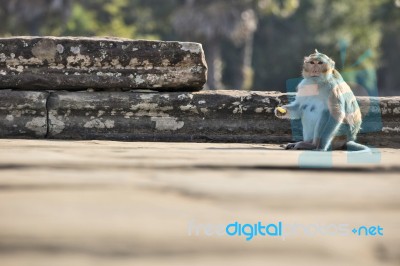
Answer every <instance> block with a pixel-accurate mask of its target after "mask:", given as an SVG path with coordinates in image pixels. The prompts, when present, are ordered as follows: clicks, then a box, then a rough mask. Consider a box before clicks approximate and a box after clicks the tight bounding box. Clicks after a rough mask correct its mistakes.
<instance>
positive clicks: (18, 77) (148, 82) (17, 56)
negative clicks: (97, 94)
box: [0, 37, 207, 91]
mask: <svg viewBox="0 0 400 266" xmlns="http://www.w3.org/2000/svg"><path fill="white" fill-rule="evenodd" d="M206 76H207V64H206V62H205V59H204V52H203V49H202V46H201V44H199V43H190V42H162V41H143V40H129V39H120V38H82V37H80V38H73V37H13V38H0V88H17V89H28V90H31V89H37V88H39V89H49V88H50V89H52V90H64V89H68V90H80V89H84V90H86V89H87V88H95V89H113V90H114V89H127V90H129V89H140V88H147V89H155V90H167V91H168V90H185V91H188V90H190V91H195V90H200V89H201V88H202V87H203V85H204V84H205V82H206Z"/></svg>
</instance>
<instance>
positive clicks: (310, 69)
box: [302, 49, 335, 78]
mask: <svg viewBox="0 0 400 266" xmlns="http://www.w3.org/2000/svg"><path fill="white" fill-rule="evenodd" d="M334 69H335V62H334V61H333V60H332V59H330V58H329V57H328V56H327V55H325V54H321V53H319V52H318V51H317V49H315V53H314V54H310V55H309V56H306V57H304V63H303V73H302V74H303V77H304V78H309V77H320V76H327V75H329V74H332V72H333V70H334Z"/></svg>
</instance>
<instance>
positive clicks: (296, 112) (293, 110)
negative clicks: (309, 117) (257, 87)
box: [275, 101, 301, 119]
mask: <svg viewBox="0 0 400 266" xmlns="http://www.w3.org/2000/svg"><path fill="white" fill-rule="evenodd" d="M280 109H284V110H285V111H286V112H285V113H282V112H281V111H280ZM280 109H279V107H277V108H275V116H276V117H278V118H281V119H300V118H301V112H300V105H299V103H298V102H297V101H294V102H292V103H290V104H287V105H284V106H282V107H280Z"/></svg>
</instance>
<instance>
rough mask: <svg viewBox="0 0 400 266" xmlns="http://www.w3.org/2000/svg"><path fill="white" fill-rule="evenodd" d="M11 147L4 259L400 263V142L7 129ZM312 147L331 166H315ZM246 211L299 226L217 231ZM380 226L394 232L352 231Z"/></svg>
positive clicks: (19, 263)
mask: <svg viewBox="0 0 400 266" xmlns="http://www.w3.org/2000/svg"><path fill="white" fill-rule="evenodd" d="M0 147H1V149H0V217H1V219H0V261H1V265H4V266H14V265H15V266H25V265H26V266H28V265H29V266H54V265H57V266H64V265H65V266H67V265H68V266H86V265H104V266H105V265H114V266H125V265H126V266H128V265H129V266H131V265H174V266H176V265H178V266H181V265H182V266H183V265H185V266H187V265H191V266H197V265H218V266H220V265H234V266H243V265H260V266H261V265H274V266H292V265H298V266H321V265H324V266H334V265H335V266H336V265H352V266H376V265H385V266H397V265H399V261H400V249H399V248H398V247H399V246H400V227H399V224H400V193H399V190H400V178H399V176H400V175H399V173H400V165H399V156H400V151H399V150H398V149H397V150H396V149H390V148H383V149H378V150H376V151H374V153H373V154H371V155H370V154H368V155H367V157H366V158H368V156H371V157H372V158H375V159H376V160H374V161H368V160H366V161H362V162H355V163H354V162H353V163H352V162H350V161H351V156H352V155H351V154H349V153H346V152H343V151H335V152H332V153H325V152H302V151H285V150H283V149H282V148H280V147H279V146H278V145H270V144H267V145H265V144H215V143H211V144H210V143H162V142H157V143H154V142H153V143H147V142H116V141H49V140H0ZM307 157H309V161H312V162H319V163H321V164H323V163H324V162H325V163H328V164H329V163H330V164H331V165H330V167H324V168H319V169H307V168H304V167H302V165H301V161H304V159H305V158H307ZM325 166H327V165H325ZM328 166H329V165H328ZM235 221H238V222H239V223H242V224H244V223H257V222H259V221H260V222H261V223H264V224H266V223H276V222H278V221H282V222H283V223H285V224H295V225H297V227H296V228H297V230H293V231H292V233H290V232H291V231H290V230H289V231H284V232H285V234H286V237H285V238H282V237H270V236H261V235H257V236H255V237H254V238H253V239H252V240H251V241H246V240H245V237H244V236H243V235H242V236H232V237H230V236H227V235H223V236H218V235H217V234H216V233H215V227H213V226H215V225H220V224H222V225H227V224H229V223H233V222H235ZM342 224H344V225H345V226H343V225H342ZM377 225H380V226H381V227H383V228H384V229H383V233H384V235H383V236H365V235H361V236H358V235H355V234H353V233H352V232H351V231H350V230H352V229H353V228H354V227H359V226H368V227H370V226H377ZM340 227H342V228H343V227H344V228H346V229H347V235H340V234H339V232H342V231H340V230H342V229H339V228H340ZM208 228H209V229H208ZM304 228H306V229H304ZM197 230H198V234H197V233H196V231H197ZM307 230H308V231H307ZM206 232H208V235H207V233H206ZM210 232H211V233H212V234H211V235H210ZM307 232H308V233H307Z"/></svg>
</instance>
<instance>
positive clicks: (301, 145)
mask: <svg viewBox="0 0 400 266" xmlns="http://www.w3.org/2000/svg"><path fill="white" fill-rule="evenodd" d="M315 148H316V146H315V145H314V144H312V143H310V142H305V141H299V142H296V143H289V144H287V145H286V147H285V149H286V150H314V149H315Z"/></svg>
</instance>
